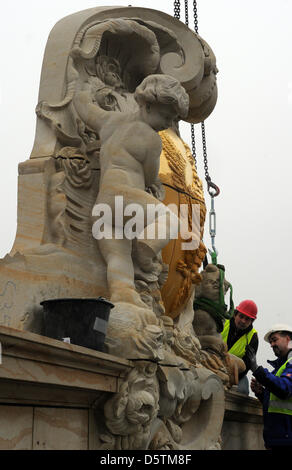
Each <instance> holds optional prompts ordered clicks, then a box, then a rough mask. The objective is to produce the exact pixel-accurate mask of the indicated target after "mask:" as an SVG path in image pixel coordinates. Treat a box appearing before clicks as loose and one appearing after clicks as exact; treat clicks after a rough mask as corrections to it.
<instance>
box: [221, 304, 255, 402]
mask: <svg viewBox="0 0 292 470" xmlns="http://www.w3.org/2000/svg"><path fill="white" fill-rule="evenodd" d="M257 312H258V308H257V306H256V304H255V303H254V301H253V300H243V301H242V302H240V304H239V305H238V306H237V307H236V309H235V311H234V315H233V317H232V318H231V319H230V320H226V321H225V323H224V328H223V331H222V333H221V336H222V339H223V341H224V342H225V343H226V344H227V347H228V352H229V353H230V354H234V356H237V357H240V358H241V359H242V360H243V362H244V363H245V367H246V369H245V371H244V372H242V373H241V374H239V383H238V387H237V391H238V392H240V393H244V394H245V395H248V394H249V384H248V378H247V376H246V374H247V372H248V371H249V370H250V360H249V356H248V354H247V352H248V351H249V350H250V349H251V350H252V352H254V353H256V352H257V350H258V345H259V340H258V335H257V331H256V330H255V329H254V327H253V322H254V320H255V319H256V317H257Z"/></svg>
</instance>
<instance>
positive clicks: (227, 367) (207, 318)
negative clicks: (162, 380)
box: [193, 264, 245, 387]
mask: <svg viewBox="0 0 292 470" xmlns="http://www.w3.org/2000/svg"><path fill="white" fill-rule="evenodd" d="M220 270H221V271H222V268H221V269H220V267H218V266H217V265H214V264H208V265H207V266H206V268H205V269H204V270H203V271H202V273H201V276H202V282H201V283H200V284H199V285H198V286H196V298H195V301H194V319H193V328H194V331H195V333H196V335H197V337H198V339H199V341H200V344H201V347H202V352H203V353H204V352H205V360H204V361H203V363H204V365H205V366H206V367H208V368H209V369H211V370H213V371H214V372H216V373H217V374H218V375H219V376H220V377H221V379H222V380H223V382H224V383H225V385H227V386H228V387H230V386H232V385H234V384H237V383H238V373H239V372H242V371H244V370H245V365H244V362H243V361H242V360H241V359H239V358H237V357H236V356H234V355H233V354H229V353H228V350H227V346H226V344H225V343H224V341H223V340H222V337H221V334H220V333H221V331H222V330H223V325H224V319H225V317H224V315H228V313H227V312H225V311H223V310H224V309H223V310H222V307H223V306H221V311H220V305H219V300H220V289H222V290H223V292H221V297H222V295H223V296H224V295H225V294H226V293H227V291H228V289H229V288H231V286H230V283H229V282H228V281H226V279H225V276H224V278H223V276H222V272H221V282H220ZM216 306H217V308H216Z"/></svg>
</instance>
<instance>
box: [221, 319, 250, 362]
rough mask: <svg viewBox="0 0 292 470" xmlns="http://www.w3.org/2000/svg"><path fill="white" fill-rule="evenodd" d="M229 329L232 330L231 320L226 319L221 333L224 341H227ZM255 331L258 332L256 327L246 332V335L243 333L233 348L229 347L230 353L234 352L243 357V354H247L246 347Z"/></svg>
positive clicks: (235, 354)
mask: <svg viewBox="0 0 292 470" xmlns="http://www.w3.org/2000/svg"><path fill="white" fill-rule="evenodd" d="M229 330H230V320H226V321H225V323H224V328H223V331H222V333H221V336H222V339H223V341H224V343H227V338H228V334H229ZM255 333H257V331H256V330H255V329H254V328H252V329H251V330H250V331H249V332H248V333H246V334H245V335H242V336H241V337H240V338H239V339H238V340H237V341H236V343H234V345H233V346H232V348H231V349H229V351H228V352H229V353H230V354H234V356H237V357H240V358H243V356H244V354H245V348H246V346H247V345H248V344H249V343H250V342H251V338H252V337H253V335H254V334H255Z"/></svg>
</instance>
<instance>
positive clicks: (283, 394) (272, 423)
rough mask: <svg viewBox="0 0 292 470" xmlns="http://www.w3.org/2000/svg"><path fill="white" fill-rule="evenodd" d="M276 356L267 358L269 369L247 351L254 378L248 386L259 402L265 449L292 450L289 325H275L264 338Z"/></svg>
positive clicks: (290, 341) (291, 328)
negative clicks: (270, 366)
mask: <svg viewBox="0 0 292 470" xmlns="http://www.w3.org/2000/svg"><path fill="white" fill-rule="evenodd" d="M264 339H265V341H267V342H269V343H270V345H271V347H272V348H273V351H274V354H275V355H276V356H277V359H276V360H275V361H268V362H269V364H271V365H272V366H273V367H274V370H273V371H272V372H269V371H268V370H267V369H264V368H263V367H262V366H258V365H257V362H256V356H255V354H254V353H252V352H249V360H250V362H251V370H252V372H253V376H254V378H252V381H251V389H252V391H253V392H254V394H255V395H256V397H257V398H258V399H259V400H260V401H261V402H262V405H263V415H264V429H263V437H264V441H265V446H266V448H267V449H272V450H273V449H275V450H276V449H281V450H282V449H284V448H287V449H290V450H291V449H292V327H290V326H289V325H284V324H278V325H275V326H274V327H273V328H271V330H269V331H268V333H267V334H266V335H265V337H264Z"/></svg>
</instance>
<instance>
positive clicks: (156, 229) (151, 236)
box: [136, 204, 179, 272]
mask: <svg viewBox="0 0 292 470" xmlns="http://www.w3.org/2000/svg"><path fill="white" fill-rule="evenodd" d="M161 206H163V207H162V209H161V210H160V211H159V212H158V213H156V217H155V218H153V219H148V225H147V226H146V227H145V229H144V230H143V232H142V233H140V235H139V237H138V240H137V250H136V251H137V258H138V263H139V265H140V267H141V268H142V269H143V270H144V271H146V272H150V271H151V270H152V268H153V266H152V265H153V261H154V260H155V258H156V256H157V255H158V254H159V253H160V251H161V250H162V249H163V248H164V247H165V246H166V245H167V243H168V242H169V241H170V240H172V239H174V238H176V237H177V236H178V231H179V219H178V217H177V216H176V214H174V213H173V212H171V211H170V210H169V209H168V208H167V207H166V206H164V205H162V204H161Z"/></svg>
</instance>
